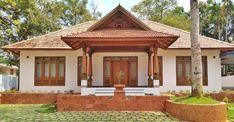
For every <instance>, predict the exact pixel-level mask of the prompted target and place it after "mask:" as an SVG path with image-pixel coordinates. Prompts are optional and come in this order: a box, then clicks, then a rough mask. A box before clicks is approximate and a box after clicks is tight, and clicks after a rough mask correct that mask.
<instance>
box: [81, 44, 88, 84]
mask: <svg viewBox="0 0 234 122" xmlns="http://www.w3.org/2000/svg"><path fill="white" fill-rule="evenodd" d="M81 74H82V75H81V80H87V56H86V47H85V46H84V47H83V56H82V69H81Z"/></svg>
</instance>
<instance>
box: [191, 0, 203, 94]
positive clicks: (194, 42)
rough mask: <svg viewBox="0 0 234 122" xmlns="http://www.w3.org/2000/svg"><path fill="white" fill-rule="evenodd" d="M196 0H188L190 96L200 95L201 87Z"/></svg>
mask: <svg viewBox="0 0 234 122" xmlns="http://www.w3.org/2000/svg"><path fill="white" fill-rule="evenodd" d="M198 5H199V4H198V0H190V13H191V34H190V38H191V52H192V93H191V95H192V96H197V97H201V96H202V94H203V88H202V61H201V47H200V42H199V7H198Z"/></svg>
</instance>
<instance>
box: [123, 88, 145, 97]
mask: <svg viewBox="0 0 234 122" xmlns="http://www.w3.org/2000/svg"><path fill="white" fill-rule="evenodd" d="M124 91H125V95H126V96H145V90H144V89H143V88H124Z"/></svg>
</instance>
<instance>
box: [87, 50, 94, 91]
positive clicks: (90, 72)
mask: <svg viewBox="0 0 234 122" xmlns="http://www.w3.org/2000/svg"><path fill="white" fill-rule="evenodd" d="M88 54H89V64H88V87H91V86H92V82H93V78H92V77H93V66H92V52H91V49H90V48H88Z"/></svg>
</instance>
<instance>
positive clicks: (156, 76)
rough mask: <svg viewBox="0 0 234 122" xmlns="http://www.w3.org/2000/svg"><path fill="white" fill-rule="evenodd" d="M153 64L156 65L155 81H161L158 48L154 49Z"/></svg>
mask: <svg viewBox="0 0 234 122" xmlns="http://www.w3.org/2000/svg"><path fill="white" fill-rule="evenodd" d="M153 63H154V69H153V70H154V75H153V77H154V80H159V68H158V47H157V46H155V47H154V60H153Z"/></svg>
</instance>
